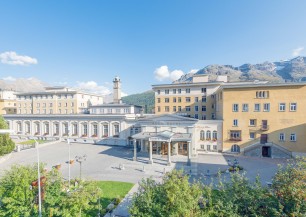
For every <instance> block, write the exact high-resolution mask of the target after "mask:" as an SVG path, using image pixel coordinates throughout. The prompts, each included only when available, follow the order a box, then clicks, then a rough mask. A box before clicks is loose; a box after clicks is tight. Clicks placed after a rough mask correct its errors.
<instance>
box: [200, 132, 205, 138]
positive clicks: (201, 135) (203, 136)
mask: <svg viewBox="0 0 306 217" xmlns="http://www.w3.org/2000/svg"><path fill="white" fill-rule="evenodd" d="M204 139H205V132H204V130H201V132H200V140H204Z"/></svg>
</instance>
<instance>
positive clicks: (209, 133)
mask: <svg viewBox="0 0 306 217" xmlns="http://www.w3.org/2000/svg"><path fill="white" fill-rule="evenodd" d="M206 140H211V132H210V130H207V131H206Z"/></svg>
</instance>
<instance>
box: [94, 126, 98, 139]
mask: <svg viewBox="0 0 306 217" xmlns="http://www.w3.org/2000/svg"><path fill="white" fill-rule="evenodd" d="M97 135H98V125H97V124H94V125H93V136H97Z"/></svg>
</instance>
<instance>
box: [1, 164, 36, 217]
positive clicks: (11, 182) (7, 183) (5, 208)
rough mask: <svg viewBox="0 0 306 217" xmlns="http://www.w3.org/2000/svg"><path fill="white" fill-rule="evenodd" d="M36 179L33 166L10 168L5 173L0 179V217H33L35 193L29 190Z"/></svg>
mask: <svg viewBox="0 0 306 217" xmlns="http://www.w3.org/2000/svg"><path fill="white" fill-rule="evenodd" d="M36 179H37V167H36V168H35V166H12V168H11V169H10V170H7V171H5V173H4V175H3V176H2V178H1V179H0V216H12V217H15V216H16V217H19V216H25V217H27V216H33V215H34V213H35V207H34V199H35V195H37V192H36V191H35V190H34V189H31V188H32V187H31V183H32V182H33V181H35V180H36ZM36 213H37V212H36Z"/></svg>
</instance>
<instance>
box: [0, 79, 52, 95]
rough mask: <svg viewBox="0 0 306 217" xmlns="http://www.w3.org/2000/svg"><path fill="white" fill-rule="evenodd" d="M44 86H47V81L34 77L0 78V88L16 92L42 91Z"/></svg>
mask: <svg viewBox="0 0 306 217" xmlns="http://www.w3.org/2000/svg"><path fill="white" fill-rule="evenodd" d="M46 86H48V84H47V83H45V82H42V81H40V80H38V79H36V78H17V79H13V80H3V79H0V89H4V90H16V91H17V92H34V91H43V90H44V87H46Z"/></svg>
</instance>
